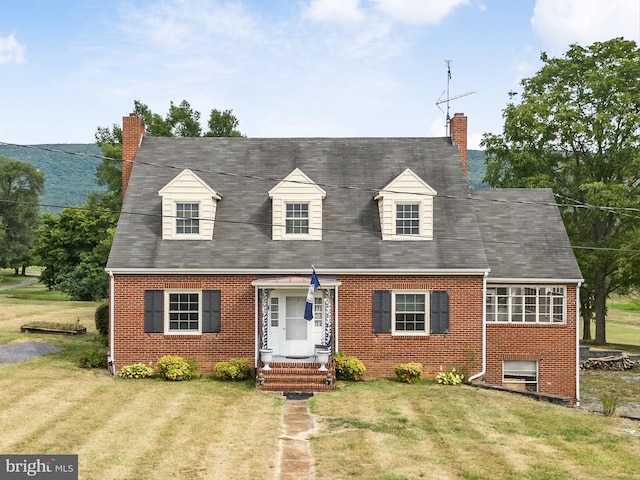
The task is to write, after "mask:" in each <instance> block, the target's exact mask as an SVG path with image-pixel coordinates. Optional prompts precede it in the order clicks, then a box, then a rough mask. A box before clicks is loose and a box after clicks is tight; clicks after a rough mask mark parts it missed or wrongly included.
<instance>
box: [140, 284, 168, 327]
mask: <svg viewBox="0 0 640 480" xmlns="http://www.w3.org/2000/svg"><path fill="white" fill-rule="evenodd" d="M163 331H164V292H163V291H162V290H145V292H144V332H145V333H162V332H163Z"/></svg>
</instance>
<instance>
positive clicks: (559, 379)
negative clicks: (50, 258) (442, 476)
mask: <svg viewBox="0 0 640 480" xmlns="http://www.w3.org/2000/svg"><path fill="white" fill-rule="evenodd" d="M253 280H255V277H254V276H251V275H219V276H208V275H202V276H192V277H190V278H189V281H185V280H184V278H183V277H181V276H178V275H162V276H161V275H149V276H144V275H116V276H115V297H114V301H115V309H114V314H115V336H114V339H115V351H114V357H115V362H116V368H117V369H118V370H119V369H120V368H122V367H123V366H124V365H130V364H132V363H135V362H140V361H142V362H145V363H150V364H152V365H154V364H155V362H157V360H158V359H159V358H160V357H162V356H163V355H167V354H174V355H180V356H182V357H184V358H186V359H189V360H196V361H197V362H198V364H199V370H200V372H201V373H209V372H211V371H212V370H213V366H214V365H215V363H216V362H219V361H223V360H228V359H229V358H232V357H244V358H248V359H249V360H250V361H251V362H254V360H255V358H254V348H255V322H256V320H255V288H254V287H253V286H251V282H252V281H253ZM338 280H339V281H340V282H341V285H340V286H339V287H338V299H337V312H338V325H339V330H338V332H337V333H336V335H337V337H338V342H339V350H340V351H342V352H344V353H345V354H347V355H355V356H357V357H358V358H360V359H361V360H362V361H363V362H364V364H365V366H366V367H367V376H368V377H376V376H394V371H393V367H394V365H395V364H397V363H405V362H419V363H421V364H422V365H423V369H424V372H425V376H426V377H429V378H433V377H435V375H436V374H437V373H438V371H439V370H440V368H441V367H442V368H443V369H444V370H449V369H451V368H452V367H456V368H457V369H462V368H463V367H466V368H467V369H468V373H469V374H471V375H473V374H475V373H478V372H479V371H480V370H481V362H482V318H483V317H482V308H483V298H482V283H483V281H482V277H480V276H464V277H462V276H461V277H456V276H433V277H411V276H407V277H403V276H392V277H391V276H390V277H377V276H360V275H351V276H339V277H338ZM179 288H184V289H202V290H207V289H211V290H221V322H222V329H221V332H220V333H205V334H202V335H197V336H189V335H181V336H180V335H164V334H163V333H144V292H145V290H164V289H179ZM374 290H447V291H448V292H449V311H450V316H449V334H447V335H443V334H437V335H421V336H401V335H392V334H390V333H373V323H372V316H373V312H372V296H373V291H374ZM575 294H576V289H575V287H569V288H568V289H567V323H566V324H563V325H515V324H513V325H512V324H509V325H504V324H489V325H488V326H487V351H488V354H487V370H486V374H485V377H484V379H485V381H486V382H487V383H491V384H496V385H500V384H501V383H502V361H503V359H531V360H537V361H538V362H539V377H538V384H539V390H540V391H541V392H546V393H553V394H557V395H563V396H566V397H569V398H572V399H573V398H575V394H576V388H575V374H576V371H575V358H576V357H575V354H576V346H575V332H576V330H575V329H576V317H575V313H576V311H575Z"/></svg>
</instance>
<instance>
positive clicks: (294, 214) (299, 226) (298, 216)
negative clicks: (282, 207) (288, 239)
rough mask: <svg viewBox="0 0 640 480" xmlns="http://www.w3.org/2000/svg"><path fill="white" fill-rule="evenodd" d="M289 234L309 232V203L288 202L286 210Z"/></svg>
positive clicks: (286, 223) (287, 231)
mask: <svg viewBox="0 0 640 480" xmlns="http://www.w3.org/2000/svg"><path fill="white" fill-rule="evenodd" d="M285 225H286V233H287V234H308V233H309V204H308V203H287V204H286V212H285Z"/></svg>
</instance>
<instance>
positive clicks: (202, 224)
mask: <svg viewBox="0 0 640 480" xmlns="http://www.w3.org/2000/svg"><path fill="white" fill-rule="evenodd" d="M158 195H160V197H161V198H162V239H163V240H211V239H212V238H213V226H214V221H215V218H216V209H217V206H218V202H219V201H220V200H222V197H221V196H220V195H219V194H218V193H216V191H215V190H213V189H212V188H211V187H210V186H209V185H207V183H206V182H204V181H203V180H202V179H201V178H200V177H199V176H198V175H196V174H195V173H193V172H192V171H191V170H189V169H188V168H187V169H184V170H182V171H181V172H180V173H179V174H178V175H176V176H175V177H174V179H173V180H171V181H170V182H169V183H167V184H166V185H165V186H164V187H162V188H161V189H160V191H158ZM180 204H197V206H198V218H197V222H196V223H197V227H198V232H197V233H178V231H177V227H176V226H177V207H178V205H180Z"/></svg>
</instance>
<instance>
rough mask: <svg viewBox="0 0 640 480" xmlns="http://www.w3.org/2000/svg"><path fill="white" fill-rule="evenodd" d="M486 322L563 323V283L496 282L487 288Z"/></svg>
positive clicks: (564, 314) (564, 304) (564, 303)
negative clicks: (556, 284)
mask: <svg viewBox="0 0 640 480" xmlns="http://www.w3.org/2000/svg"><path fill="white" fill-rule="evenodd" d="M486 303H487V305H486V312H487V322H511V323H564V322H565V317H566V308H565V306H566V291H565V287H558V286H540V285H527V286H519V285H518V286H495V287H490V288H487V298H486Z"/></svg>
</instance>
